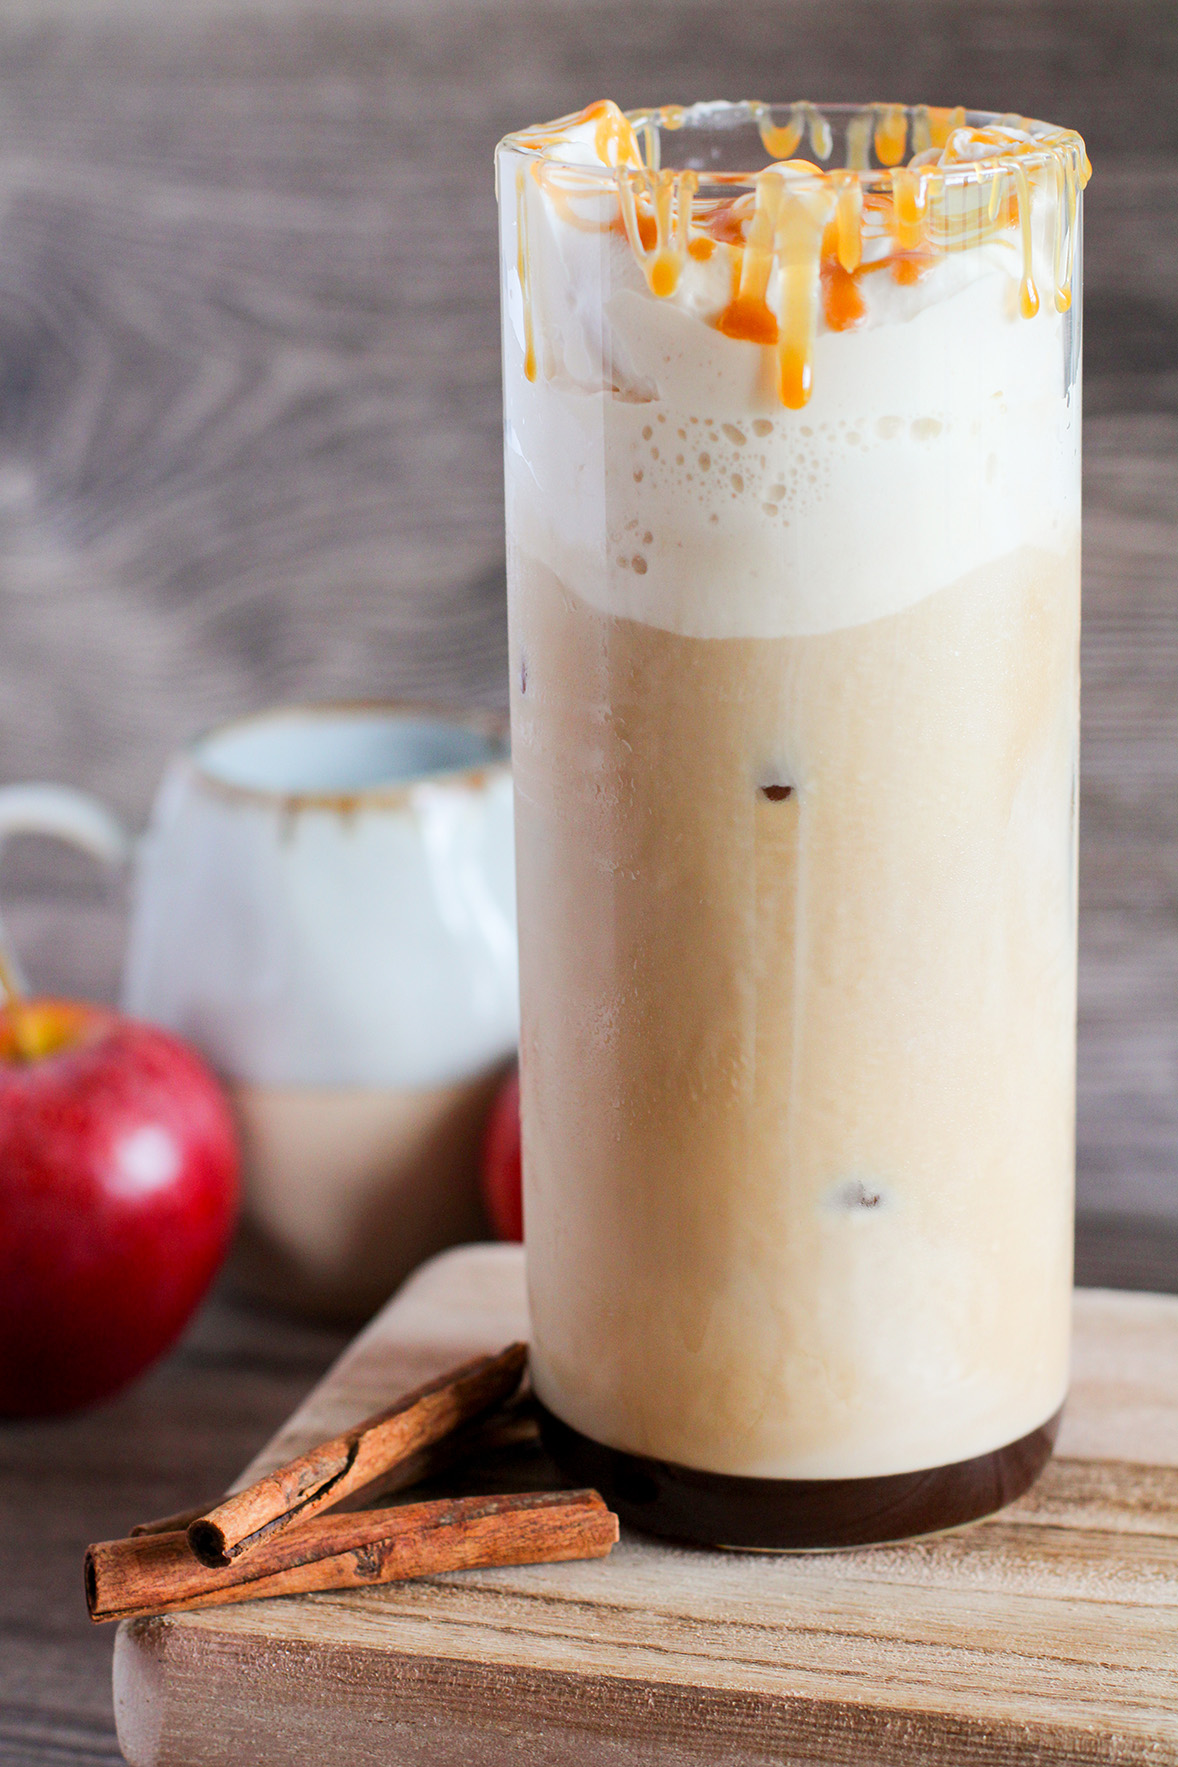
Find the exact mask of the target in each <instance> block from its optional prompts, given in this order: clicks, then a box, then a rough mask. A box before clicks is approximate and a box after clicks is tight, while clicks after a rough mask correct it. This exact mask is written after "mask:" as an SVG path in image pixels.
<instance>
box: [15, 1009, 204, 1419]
mask: <svg viewBox="0 0 1178 1767" xmlns="http://www.w3.org/2000/svg"><path fill="white" fill-rule="evenodd" d="M237 1193H238V1150H237V1140H236V1135H235V1131H234V1126H233V1120H232V1117H231V1115H230V1112H229V1107H228V1105H227V1104H226V1101H225V1099H224V1096H223V1095H222V1093H221V1090H220V1088H219V1086H218V1085H217V1082H216V1081H215V1080H214V1078H213V1076H212V1075H211V1074H210V1073H209V1071H208V1069H207V1068H206V1067H205V1066H204V1064H203V1063H202V1062H201V1061H200V1060H199V1059H198V1058H197V1056H195V1055H194V1054H193V1052H192V1051H191V1050H190V1049H188V1048H186V1047H185V1045H184V1044H183V1043H181V1042H179V1041H178V1039H177V1038H175V1037H172V1036H170V1035H169V1034H168V1033H167V1032H165V1031H162V1030H158V1029H156V1028H155V1027H154V1026H151V1025H144V1024H138V1023H136V1022H134V1021H132V1020H130V1019H125V1018H122V1017H121V1016H120V1015H119V1014H118V1013H115V1012H111V1011H108V1010H106V1009H105V1008H102V1007H96V1006H91V1005H86V1004H82V1003H79V1002H71V1001H57V1000H23V1001H17V1002H13V1003H10V1004H9V1005H8V1006H6V1007H4V1008H3V1009H0V1414H3V1415H7V1416H10V1417H31V1416H35V1415H38V1414H41V1413H46V1412H55V1411H68V1410H72V1409H73V1408H74V1407H75V1406H79V1405H88V1404H91V1403H93V1402H94V1401H95V1400H97V1399H103V1398H105V1397H107V1395H108V1394H111V1393H113V1392H116V1391H117V1390H118V1388H120V1387H122V1386H124V1385H126V1383H127V1382H128V1381H130V1380H132V1379H134V1377H135V1376H136V1375H137V1374H139V1373H140V1372H141V1371H142V1370H143V1369H145V1368H146V1367H147V1366H148V1364H149V1363H151V1362H153V1361H154V1360H155V1359H156V1357H157V1356H159V1355H160V1354H161V1352H162V1351H164V1350H165V1349H167V1347H168V1346H169V1345H170V1344H171V1343H173V1342H174V1340H175V1339H176V1338H177V1337H178V1336H179V1334H180V1332H181V1331H182V1330H183V1328H184V1326H185V1324H186V1323H187V1321H188V1319H189V1317H190V1316H191V1314H192V1312H193V1310H194V1308H195V1307H196V1305H197V1303H198V1302H199V1301H200V1299H201V1297H202V1296H203V1295H204V1293H205V1291H206V1289H207V1288H208V1286H209V1284H210V1282H211V1281H212V1279H213V1276H214V1275H215V1273H216V1271H217V1269H218V1267H219V1265H220V1263H221V1260H222V1259H223V1257H224V1255H225V1252H226V1249H227V1247H228V1243H229V1237H230V1234H231V1232H232V1229H233V1223H234V1217H235V1214H236V1207H237Z"/></svg>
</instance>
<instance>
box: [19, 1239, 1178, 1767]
mask: <svg viewBox="0 0 1178 1767" xmlns="http://www.w3.org/2000/svg"><path fill="white" fill-rule="evenodd" d="M1078 1251H1079V1258H1078V1272H1077V1273H1078V1276H1079V1277H1080V1279H1081V1280H1082V1281H1084V1282H1086V1283H1090V1284H1101V1283H1105V1284H1108V1285H1109V1286H1116V1287H1126V1288H1132V1287H1150V1288H1153V1289H1156V1290H1161V1291H1165V1292H1168V1293H1172V1294H1178V1231H1171V1232H1170V1233H1169V1234H1165V1233H1162V1234H1159V1233H1158V1231H1157V1230H1156V1229H1153V1228H1147V1229H1144V1230H1143V1229H1141V1228H1140V1227H1135V1226H1134V1224H1132V1223H1121V1224H1120V1225H1119V1226H1118V1228H1117V1229H1116V1230H1115V1231H1113V1232H1112V1233H1110V1232H1109V1231H1108V1228H1107V1223H1105V1222H1104V1221H1100V1222H1098V1223H1096V1224H1095V1225H1090V1224H1087V1223H1084V1224H1082V1226H1081V1231H1080V1233H1079V1236H1078ZM344 1341H345V1340H344V1338H343V1337H342V1336H340V1335H338V1334H336V1333H333V1332H327V1331H321V1330H317V1329H315V1328H313V1327H310V1326H301V1325H296V1324H293V1323H291V1322H289V1321H286V1320H282V1319H279V1318H277V1317H275V1316H273V1315H268V1314H264V1313H259V1312H254V1311H252V1310H250V1309H247V1308H245V1307H243V1306H240V1305H238V1304H235V1303H234V1301H233V1300H232V1299H231V1298H230V1297H229V1296H228V1295H225V1294H223V1293H219V1294H217V1295H215V1296H214V1297H213V1299H212V1300H211V1301H210V1302H209V1303H208V1304H207V1305H206V1306H205V1308H204V1310H203V1311H202V1313H201V1314H200V1315H199V1317H198V1319H197V1320H196V1322H195V1324H194V1325H193V1326H192V1327H191V1329H190V1330H189V1332H188V1334H187V1336H186V1337H185V1339H184V1341H183V1343H182V1344H181V1345H180V1347H179V1348H178V1349H177V1350H176V1351H175V1352H174V1353H173V1354H172V1355H171V1356H170V1357H168V1358H167V1360H166V1361H164V1362H163V1363H162V1364H161V1365H160V1366H159V1367H158V1368H156V1369H155V1370H154V1372H153V1373H152V1374H150V1375H149V1376H148V1377H147V1379H146V1380H144V1381H143V1382H141V1383H140V1385H139V1386H137V1387H135V1388H133V1389H132V1391H131V1392H129V1393H127V1394H125V1395H124V1396H123V1397H122V1398H119V1399H116V1400H114V1401H113V1402H112V1403H110V1404H109V1405H104V1406H102V1407H100V1408H99V1409H98V1410H96V1411H93V1412H90V1413H88V1414H85V1415H83V1416H80V1417H75V1418H68V1419H64V1420H62V1421H59V1422H51V1423H25V1424H6V1425H4V1426H3V1427H0V1762H2V1763H3V1764H4V1767H67V1764H69V1767H85V1764H87V1763H91V1762H100V1761H103V1762H105V1761H117V1760H118V1759H119V1751H118V1747H117V1745H116V1743H115V1729H114V1717H113V1712H112V1708H111V1691H110V1665H111V1648H112V1642H113V1636H114V1634H113V1628H110V1627H92V1626H91V1625H90V1622H89V1621H88V1619H87V1618H86V1609H85V1602H84V1600H83V1595H82V1553H83V1551H84V1549H85V1547H86V1545H87V1544H88V1542H89V1541H91V1540H109V1539H112V1538H114V1537H115V1536H117V1535H120V1534H123V1533H125V1532H126V1530H127V1529H128V1528H129V1527H130V1526H131V1525H132V1523H134V1522H136V1521H143V1520H147V1519H148V1518H150V1517H152V1516H156V1515H167V1514H170V1513H172V1512H173V1511H175V1510H178V1509H181V1508H185V1507H187V1506H188V1505H189V1504H192V1503H196V1502H200V1501H202V1500H204V1499H206V1498H209V1497H211V1496H212V1495H213V1494H214V1493H218V1492H220V1491H221V1490H223V1489H224V1488H225V1487H226V1486H227V1485H228V1483H229V1481H230V1480H231V1479H232V1478H234V1477H235V1476H236V1474H237V1473H239V1472H240V1471H241V1469H242V1468H243V1467H244V1466H245V1464H246V1462H247V1461H248V1460H250V1459H251V1458H252V1456H253V1455H254V1454H255V1453H256V1452H257V1450H258V1449H259V1448H260V1447H261V1446H262V1444H263V1442H265V1441H266V1439H267V1438H268V1437H269V1436H270V1435H272V1434H273V1432H274V1431H275V1430H276V1429H277V1428H278V1426H279V1425H280V1424H281V1423H282V1422H283V1421H284V1419H285V1418H286V1417H287V1416H288V1415H289V1413H290V1412H291V1411H292V1410H293V1409H294V1407H295V1405H296V1404H297V1403H298V1401H299V1400H300V1399H301V1398H302V1397H303V1396H304V1394H305V1393H306V1392H307V1390H308V1389H309V1388H310V1387H311V1386H312V1385H313V1384H314V1382H315V1381H316V1380H317V1379H318V1377H319V1376H320V1375H321V1374H322V1373H323V1372H324V1370H325V1369H326V1368H327V1366H328V1364H329V1363H330V1362H331V1361H332V1360H333V1359H334V1357H335V1356H336V1355H337V1354H338V1353H339V1351H340V1350H341V1349H342V1348H343V1345H344ZM240 1767H249V1763H248V1762H242V1763H241V1764H240ZM914 1767H915V1764H914Z"/></svg>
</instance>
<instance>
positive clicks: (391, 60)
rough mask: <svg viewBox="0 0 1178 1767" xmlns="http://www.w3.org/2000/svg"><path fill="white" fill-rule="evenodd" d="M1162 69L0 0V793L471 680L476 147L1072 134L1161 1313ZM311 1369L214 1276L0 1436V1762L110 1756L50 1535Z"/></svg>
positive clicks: (1176, 651)
mask: <svg viewBox="0 0 1178 1767" xmlns="http://www.w3.org/2000/svg"><path fill="white" fill-rule="evenodd" d="M1176 72H1178V10H1176V9H1175V8H1174V6H1173V5H1172V3H1171V0H975V3H972V4H964V3H963V0H891V3H889V4H883V5H881V4H879V0H846V3H845V4H843V5H840V6H838V7H831V6H830V5H829V4H827V0H743V3H742V5H741V6H740V7H738V8H734V7H731V6H727V5H724V4H723V3H722V0H644V4H642V5H636V4H633V3H632V0H629V3H623V0H583V3H579V4H573V3H572V0H496V3H495V4H491V0H169V4H168V5H166V6H159V5H151V4H149V0H103V3H102V4H98V3H97V0H4V3H3V4H2V5H0V777H3V778H21V777H29V776H40V777H59V778H67V779H70V780H73V781H74V782H76V783H79V784H84V785H89V786H91V787H94V788H97V789H100V790H102V791H103V792H104V793H105V794H107V795H108V796H109V797H110V798H111V799H112V800H113V801H114V802H116V803H117V804H118V805H119V807H120V808H121V809H122V810H123V812H124V813H125V814H126V815H127V816H128V817H129V818H130V819H131V820H132V821H133V822H141V821H142V819H143V816H144V814H145V811H146V805H147V801H148V797H149V794H150V791H151V788H152V785H153V784H154V781H155V779H156V778H157V777H158V772H159V767H160V765H161V762H162V759H163V757H164V755H165V753H166V752H167V750H168V749H169V748H170V747H171V746H172V745H173V744H174V743H176V742H177V741H180V740H182V739H184V738H185V737H187V736H188V735H190V734H191V733H192V732H193V731H194V730H195V729H196V728H198V727H199V726H200V725H202V724H204V723H206V722H208V721H209V720H210V719H215V718H218V717H222V716H226V715H229V714H232V713H236V712H239V711H241V710H245V709H248V708H250V707H251V706H255V705H261V704H265V703H267V702H268V701H270V700H273V699H276V698H280V697H292V696H296V695H297V696H301V697H312V698H314V697H326V696H329V695H341V694H343V695H349V696H360V695H366V694H367V695H371V694H377V695H387V694H389V693H401V694H410V693H415V694H423V693H429V694H431V695H432V696H434V697H440V698H443V699H448V700H451V701H453V702H475V703H483V704H496V703H500V702H501V701H502V698H503V696H504V655H505V652H504V632H503V611H502V587H503V583H502V526H501V523H502V513H501V511H502V504H501V479H500V468H499V390H498V346H497V329H496V327H497V320H496V273H495V257H494V206H493V201H492V197H491V173H490V152H491V149H492V146H493V143H494V141H495V139H496V137H497V135H498V134H499V133H501V132H502V131H503V130H504V129H505V128H507V127H509V126H513V125H518V124H519V123H521V122H523V121H527V120H531V119H533V118H536V117H539V116H542V115H543V116H548V115H555V114H558V113H559V112H560V111H561V110H567V109H571V108H573V107H575V106H577V105H579V104H580V103H582V102H584V101H585V100H587V99H589V98H593V97H598V96H602V95H606V94H612V95H613V96H616V97H617V98H618V99H619V100H620V101H621V102H623V103H627V104H633V103H637V102H640V101H642V100H644V99H649V98H651V97H654V98H658V99H669V98H674V97H680V98H682V97H691V96H699V95H709V96H710V95H717V94H719V95H725V94H726V95H729V96H740V95H754V94H762V95H765V96H776V95H778V94H781V93H786V94H788V95H790V96H796V95H799V94H802V93H808V94H812V95H814V96H819V97H821V96H837V97H846V98H857V99H868V98H878V97H889V96H893V95H899V96H905V97H911V98H919V99H926V100H929V101H932V102H942V103H955V102H958V101H960V100H962V99H964V100H965V101H966V102H968V103H971V104H978V105H994V106H996V107H998V108H1005V107H1006V106H1008V105H1015V106H1017V107H1018V108H1019V109H1021V110H1023V111H1027V112H1031V113H1033V114H1037V115H1040V116H1049V117H1051V118H1053V119H1057V120H1059V121H1062V122H1067V123H1071V124H1074V125H1076V126H1077V127H1079V128H1080V129H1082V130H1083V132H1084V133H1085V135H1086V137H1087V139H1088V142H1089V145H1090V148H1091V150H1092V157H1093V160H1094V163H1095V166H1096V176H1095V178H1094V181H1093V184H1092V187H1091V191H1090V197H1089V202H1088V208H1087V264H1086V289H1087V299H1086V322H1085V323H1086V344H1085V349H1086V401H1087V412H1088V416H1087V418H1086V428H1085V454H1086V490H1085V496H1086V533H1085V639H1084V671H1085V684H1084V695H1085V716H1084V725H1085V730H1084V750H1083V797H1082V814H1081V826H1082V859H1081V900H1082V914H1081V1041H1080V1132H1079V1146H1080V1157H1079V1182H1080V1192H1081V1198H1082V1201H1083V1204H1084V1207H1085V1209H1086V1210H1087V1211H1088V1212H1089V1215H1090V1216H1091V1219H1089V1220H1088V1222H1087V1223H1086V1225H1085V1227H1084V1229H1083V1231H1082V1233H1081V1238H1080V1253H1081V1256H1080V1274H1081V1276H1082V1278H1083V1280H1085V1281H1088V1282H1100V1281H1108V1282H1115V1283H1121V1284H1124V1285H1126V1286H1134V1285H1137V1286H1143V1287H1153V1288H1158V1289H1168V1290H1170V1291H1178V593H1176V591H1178V278H1176V277H1175V259H1176V251H1178V107H1176V106H1175V105H1174V102H1173V92H1174V84H1175V75H1176ZM14 859H15V861H16V863H15V864H14V863H13V860H10V861H8V862H7V863H6V867H5V873H4V877H3V879H0V881H2V882H3V883H4V885H5V892H6V893H5V906H6V909H7V908H10V909H11V912H10V913H9V915H8V918H9V919H10V921H11V923H12V925H13V927H14V930H15V931H16V933H17V936H18V942H20V943H21V944H22V946H23V949H24V951H25V954H26V957H27V960H28V967H29V969H30V971H31V972H32V974H33V975H34V977H35V978H36V979H37V980H39V981H40V982H42V984H43V985H46V986H49V985H58V986H75V987H83V988H88V989H89V990H90V991H93V992H96V993H109V992H110V991H111V989H112V988H113V985H114V977H115V973H116V970H117V961H118V956H117V945H118V931H117V929H118V916H117V913H116V912H114V911H112V910H110V909H109V908H108V907H107V906H105V905H104V904H102V903H101V902H99V901H98V900H97V899H96V898H95V897H94V895H93V893H92V892H91V893H89V894H88V893H87V891H88V888H89V886H88V884H87V882H86V880H85V877H84V875H83V874H82V873H81V872H80V871H76V870H71V869H69V868H66V869H65V870H64V871H63V870H62V868H61V867H60V866H57V867H56V869H54V868H53V867H47V864H46V862H44V861H42V860H41V859H40V858H39V857H37V856H29V855H25V854H21V855H14ZM63 878H64V883H63V882H62V879H63ZM46 881H48V882H50V883H51V884H53V886H54V888H55V889H57V890H58V892H59V893H58V898H57V901H56V903H55V904H54V903H45V902H43V901H41V900H39V899H38V893H39V892H40V891H41V890H42V888H43V886H44V885H45V883H46ZM22 892H23V893H22ZM14 898H15V899H14ZM1092 1211H1100V1216H1099V1219H1097V1217H1096V1216H1095V1215H1092ZM338 1346H339V1340H338V1339H336V1338H333V1337H331V1336H329V1335H325V1334H322V1333H319V1332H316V1331H313V1330H305V1329H302V1328H299V1327H296V1326H292V1325H289V1324H284V1323H282V1322H281V1321H276V1320H272V1319H267V1318H265V1317H263V1316H261V1315H254V1314H251V1313H248V1312H245V1311H242V1310H240V1309H238V1308H235V1307H234V1306H233V1305H232V1304H230V1303H229V1302H228V1301H227V1300H225V1299H218V1300H215V1301H214V1302H212V1303H211V1304H210V1306H209V1307H208V1308H207V1309H206V1311H205V1312H204V1314H203V1315H202V1316H201V1318H200V1320H199V1321H198V1323H197V1324H196V1326H195V1327H194V1328H193V1330H192V1331H191V1333H190V1334H189V1336H188V1337H187V1339H186V1340H185V1342H184V1344H183V1346H182V1347H181V1348H180V1349H179V1350H178V1351H177V1352H176V1353H175V1354H174V1355H173V1356H172V1357H171V1358H170V1359H169V1360H168V1361H167V1362H166V1363H165V1364H164V1365H163V1366H162V1367H161V1368H159V1369H158V1370H157V1371H155V1373H153V1374H152V1375H151V1376H150V1377H149V1378H148V1379H147V1380H146V1381H145V1382H144V1383H142V1384H141V1385H140V1386H139V1387H137V1388H136V1389H135V1390H134V1391H133V1392H131V1393H130V1394H128V1395H126V1396H125V1397H124V1398H122V1399H120V1400H118V1401H116V1402H115V1403H113V1404H112V1405H109V1406H107V1407H104V1408H102V1409H101V1410H99V1411H97V1412H95V1413H93V1414H91V1415H89V1416H84V1417H81V1418H77V1419H74V1420H70V1421H66V1422H62V1423H56V1424H44V1425H35V1426H34V1425H20V1426H11V1425H9V1426H5V1427H3V1428H0V1762H3V1763H6V1764H8V1763H20V1764H27V1767H49V1764H50V1763H57V1764H61V1763H82V1762H91V1761H108V1760H115V1759H117V1751H116V1747H115V1742H114V1729H113V1723H112V1718H111V1710H110V1693H109V1662H110V1649H111V1646H110V1637H109V1634H108V1633H105V1632H102V1631H95V1632H90V1631H89V1630H88V1626H87V1622H86V1619H85V1615H84V1609H83V1604H82V1597H81V1583H80V1557H81V1551H82V1548H83V1546H84V1545H85V1543H86V1541H87V1540H89V1539H94V1538H101V1537H104V1536H110V1535H112V1534H116V1533H119V1532H121V1531H122V1530H123V1529H125V1528H126V1527H127V1526H128V1525H129V1524H130V1523H131V1522H132V1521H134V1520H135V1519H137V1518H142V1517H144V1516H147V1515H151V1514H156V1513H160V1512H164V1511H167V1510H169V1509H172V1508H174V1507H178V1506H180V1505H181V1504H185V1503H187V1502H189V1501H190V1500H194V1499H199V1498H203V1497H205V1496H207V1495H210V1494H212V1493H213V1492H215V1491H217V1490H219V1489H220V1488H221V1487H222V1486H223V1485H224V1484H225V1482H226V1481H227V1479H228V1478H229V1477H230V1476H231V1475H232V1474H233V1473H234V1472H235V1471H237V1470H238V1469H239V1468H240V1466H241V1465H242V1464H243V1463H244V1462H245V1460H246V1459H247V1458H248V1457H249V1456H250V1455H251V1454H252V1453H253V1451H254V1450H255V1449H256V1448H257V1447H258V1446H259V1444H260V1443H261V1442H262V1441H263V1440H264V1438H265V1437H266V1436H267V1435H268V1434H269V1433H270V1432H271V1431H272V1430H273V1429H274V1428H275V1427H276V1426H277V1424H278V1423H279V1422H280V1421H281V1420H282V1418H283V1417H284V1416H285V1415H286V1414H287V1412H288V1411H289V1410H290V1409H291V1408H292V1406H293V1404H294V1403H295V1402H296V1400H297V1399H298V1398H299V1397H300V1396H301V1394H302V1393H303V1392H304V1391H305V1389H306V1388H307V1387H308V1386H309V1385H310V1384H311V1382H312V1381H313V1380H314V1379H315V1378H316V1376H317V1375H318V1374H319V1373H320V1372H321V1371H322V1369H323V1368H324V1367H325V1366H326V1364H327V1362H328V1361H329V1360H330V1359H331V1357H332V1356H333V1354H334V1353H335V1351H336V1349H337V1348H338Z"/></svg>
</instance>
